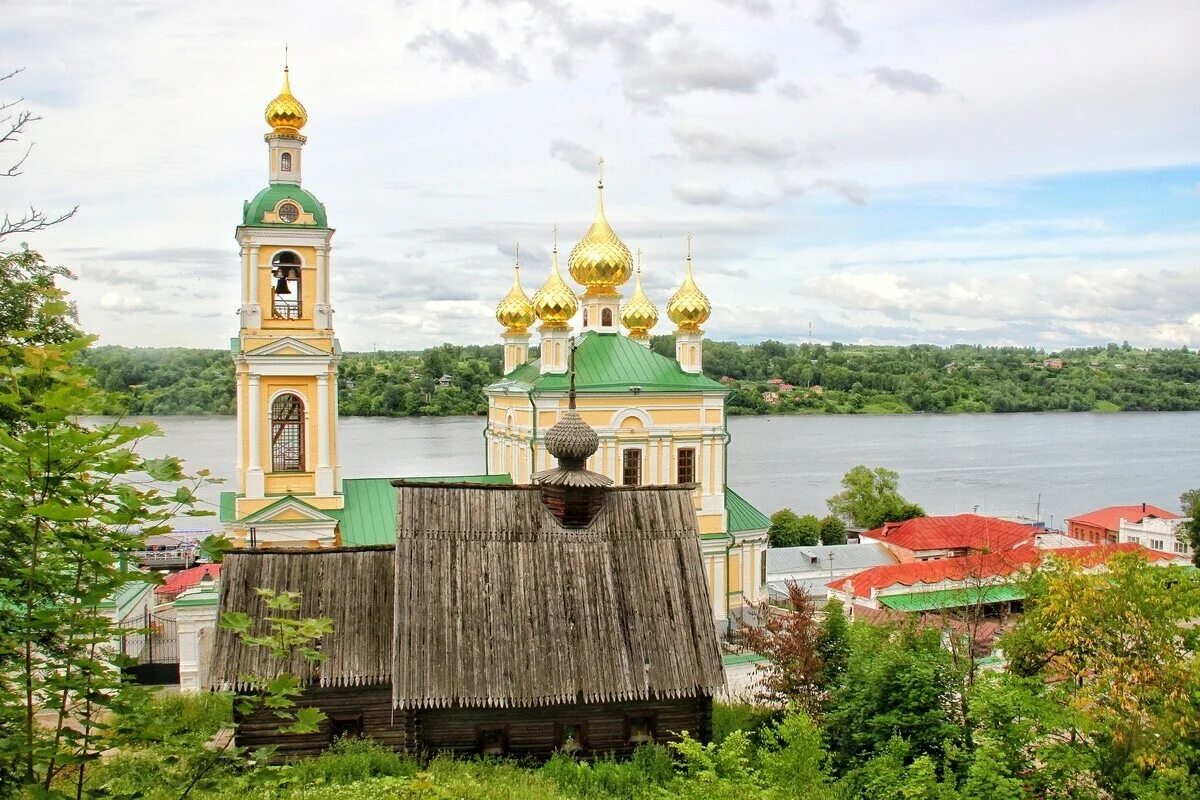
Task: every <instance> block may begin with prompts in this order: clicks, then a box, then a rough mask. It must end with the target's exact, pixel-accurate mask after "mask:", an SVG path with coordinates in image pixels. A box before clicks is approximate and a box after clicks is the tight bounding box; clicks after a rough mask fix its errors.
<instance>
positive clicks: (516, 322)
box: [496, 259, 537, 334]
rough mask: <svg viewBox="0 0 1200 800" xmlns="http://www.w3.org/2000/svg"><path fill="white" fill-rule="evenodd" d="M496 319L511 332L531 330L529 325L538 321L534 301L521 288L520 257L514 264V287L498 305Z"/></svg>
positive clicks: (507, 331)
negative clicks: (534, 310) (534, 311)
mask: <svg viewBox="0 0 1200 800" xmlns="http://www.w3.org/2000/svg"><path fill="white" fill-rule="evenodd" d="M496 321H497V322H499V323H500V324H501V325H503V326H504V332H505V333H510V334H522V333H525V332H527V331H528V330H529V326H530V325H532V324H533V323H534V322H536V321H537V316H536V315H535V314H534V313H533V301H531V300H530V299H529V295H527V294H525V290H524V289H522V288H521V262H520V260H519V259H518V261H517V263H516V264H514V265H513V283H512V288H511V289H509V290H508V294H506V295H504V299H503V300H501V301H500V304H499V305H498V306H496Z"/></svg>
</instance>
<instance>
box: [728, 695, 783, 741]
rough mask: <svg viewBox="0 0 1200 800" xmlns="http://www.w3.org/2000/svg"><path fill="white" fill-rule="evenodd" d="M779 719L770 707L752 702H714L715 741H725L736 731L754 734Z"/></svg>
mask: <svg viewBox="0 0 1200 800" xmlns="http://www.w3.org/2000/svg"><path fill="white" fill-rule="evenodd" d="M776 719H777V715H776V713H775V712H774V711H773V710H772V709H769V708H763V707H762V706H756V705H752V704H750V703H713V736H712V738H713V741H714V742H723V741H725V739H726V737H728V736H729V734H731V733H733V732H734V731H745V732H746V733H748V734H754V733H756V732H757V731H758V730H759V729H761V728H762V727H763V726H764V725H768V724H770V723H772V722H774V721H775V720H776Z"/></svg>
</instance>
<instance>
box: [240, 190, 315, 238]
mask: <svg viewBox="0 0 1200 800" xmlns="http://www.w3.org/2000/svg"><path fill="white" fill-rule="evenodd" d="M284 198H288V199H291V200H294V201H295V202H296V205H298V206H300V208H302V209H304V210H305V211H307V212H308V213H309V214H312V215H313V220H314V223H315V224H313V225H306V224H304V223H300V222H263V221H262V219H263V214H265V213H267V212H268V211H274V210H275V206H277V205H279V201H280V200H283V199H284ZM242 224H243V225H250V226H253V227H266V228H275V227H280V228H296V227H300V228H328V227H329V222H328V220H327V219H326V217H325V206H324V205H322V204H321V201H320V200H318V199H317V198H315V197H313V194H312V192H310V191H308V190H307V189H302V188H300V187H299V186H297V185H295V184H294V183H273V184H271V185H270V186H268V187H267V188H265V189H263V190H262V191H261V192H259V193H258V194H256V195H254V199H253V200H251V201H249V202H248V203H246V206H245V208H244V209H243V210H242Z"/></svg>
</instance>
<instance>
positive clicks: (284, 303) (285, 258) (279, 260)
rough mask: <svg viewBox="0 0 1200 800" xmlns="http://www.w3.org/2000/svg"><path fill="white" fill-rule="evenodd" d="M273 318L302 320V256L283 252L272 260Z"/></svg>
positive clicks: (287, 251)
mask: <svg viewBox="0 0 1200 800" xmlns="http://www.w3.org/2000/svg"><path fill="white" fill-rule="evenodd" d="M271 278H272V279H273V281H272V284H271V318H272V319H300V256H298V255H296V254H295V253H293V252H291V251H290V250H281V251H279V252H278V253H276V254H275V257H274V258H272V259H271Z"/></svg>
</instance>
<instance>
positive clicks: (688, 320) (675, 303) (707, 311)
mask: <svg viewBox="0 0 1200 800" xmlns="http://www.w3.org/2000/svg"><path fill="white" fill-rule="evenodd" d="M711 314H712V303H710V302H709V301H708V298H707V297H705V296H704V292H702V291H700V287H699V286H697V285H696V282H695V281H694V280H692V237H691V236H688V254H687V273H686V274H685V275H684V277H683V285H682V286H680V287H679V289H678V290H677V291H676V292H675V294H673V295H671V299H670V300H668V301H667V316H668V317H670V318H671V321H672V322H674V323H675V324H676V325H677V326H678V327H679V330H680V331H682V332H683V333H699V331H700V326H701V325H703V324H704V323H705V322H707V321H708V318H709V316H710V315H711Z"/></svg>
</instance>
